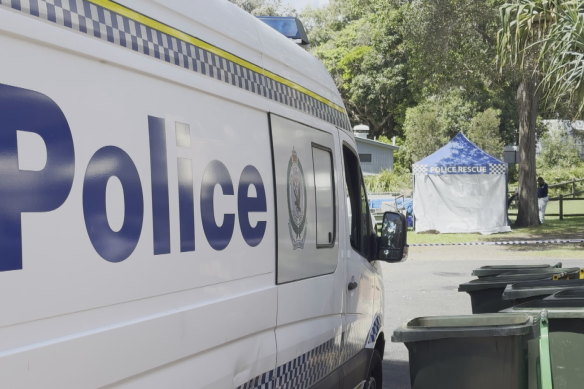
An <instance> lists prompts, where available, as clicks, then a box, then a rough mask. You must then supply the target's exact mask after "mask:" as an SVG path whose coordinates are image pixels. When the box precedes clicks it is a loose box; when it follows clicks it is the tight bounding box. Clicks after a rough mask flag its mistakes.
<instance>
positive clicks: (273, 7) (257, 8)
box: [229, 0, 297, 16]
mask: <svg viewBox="0 0 584 389" xmlns="http://www.w3.org/2000/svg"><path fill="white" fill-rule="evenodd" d="M229 1H230V2H232V3H233V4H235V5H237V6H239V7H240V8H242V9H244V10H245V11H247V12H249V13H250V14H252V15H255V16H296V14H297V12H296V10H295V9H294V8H291V7H290V6H288V5H286V4H284V3H283V2H282V0H229Z"/></svg>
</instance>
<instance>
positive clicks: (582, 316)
mask: <svg viewBox="0 0 584 389" xmlns="http://www.w3.org/2000/svg"><path fill="white" fill-rule="evenodd" d="M505 312H508V313H510V314H517V313H526V314H531V315H533V316H534V317H537V316H538V315H541V313H542V312H545V315H547V319H548V333H549V335H548V337H549V340H548V343H549V344H548V349H547V351H546V350H544V351H543V352H541V351H540V354H539V355H538V356H537V358H533V357H530V358H529V360H530V362H529V371H530V374H529V376H530V382H533V381H534V380H533V379H532V377H533V376H537V375H538V372H541V371H543V370H545V366H541V365H537V362H541V361H544V360H546V358H547V360H549V365H550V366H549V367H548V369H549V370H550V375H551V382H552V383H553V389H577V388H583V387H584V289H583V288H576V289H566V290H564V291H561V292H558V293H556V294H554V295H553V296H550V297H546V298H544V299H542V300H533V301H529V302H526V303H524V304H520V305H517V306H515V307H513V308H509V309H506V310H505ZM542 332H543V331H542ZM546 353H548V355H547V357H546V356H545V354H546ZM544 357H546V358H544ZM541 381H542V380H540V381H538V384H537V385H535V384H533V383H531V384H530V385H529V389H540V388H544V389H547V388H548V386H545V385H542V383H541ZM551 386H552V385H550V386H549V388H550V389H551Z"/></svg>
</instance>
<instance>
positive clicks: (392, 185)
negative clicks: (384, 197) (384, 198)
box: [365, 170, 412, 195]
mask: <svg viewBox="0 0 584 389" xmlns="http://www.w3.org/2000/svg"><path fill="white" fill-rule="evenodd" d="M365 188H366V190H367V192H368V193H384V192H392V193H401V194H405V195H410V194H411V193H412V175H411V174H410V173H409V172H403V171H399V170H392V171H390V170H383V171H381V173H379V174H376V175H374V176H365Z"/></svg>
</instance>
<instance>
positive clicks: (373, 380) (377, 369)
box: [364, 350, 383, 389]
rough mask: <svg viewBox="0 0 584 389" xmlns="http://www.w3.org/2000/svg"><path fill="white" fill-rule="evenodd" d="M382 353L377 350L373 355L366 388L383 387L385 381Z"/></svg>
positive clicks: (375, 388)
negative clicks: (382, 368)
mask: <svg viewBox="0 0 584 389" xmlns="http://www.w3.org/2000/svg"><path fill="white" fill-rule="evenodd" d="M381 361H382V359H381V355H379V351H377V350H375V351H374V352H373V355H372V356H371V363H370V364H369V377H367V381H365V386H364V389H381V386H382V383H383V373H382V370H381Z"/></svg>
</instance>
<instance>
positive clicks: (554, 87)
mask: <svg viewBox="0 0 584 389" xmlns="http://www.w3.org/2000/svg"><path fill="white" fill-rule="evenodd" d="M558 8H559V9H558V15H557V16H556V20H555V23H554V24H553V25H552V26H551V29H550V31H549V34H548V36H547V37H546V39H545V40H544V42H543V49H542V51H541V54H540V62H542V72H543V73H544V74H545V77H544V78H543V83H542V85H543V88H542V89H543V90H544V91H545V95H544V98H545V100H546V102H547V103H548V105H550V106H551V107H552V108H557V107H558V106H559V105H560V103H561V102H562V101H567V102H568V104H569V105H572V106H573V109H574V111H573V112H574V117H578V116H579V117H582V115H583V114H584V1H582V0H571V1H563V2H562V4H561V7H558Z"/></svg>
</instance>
